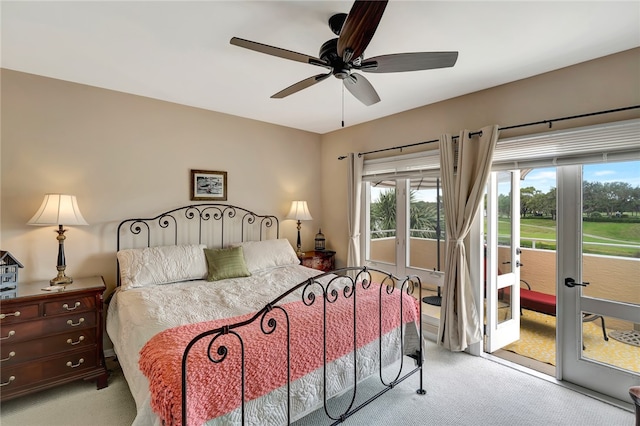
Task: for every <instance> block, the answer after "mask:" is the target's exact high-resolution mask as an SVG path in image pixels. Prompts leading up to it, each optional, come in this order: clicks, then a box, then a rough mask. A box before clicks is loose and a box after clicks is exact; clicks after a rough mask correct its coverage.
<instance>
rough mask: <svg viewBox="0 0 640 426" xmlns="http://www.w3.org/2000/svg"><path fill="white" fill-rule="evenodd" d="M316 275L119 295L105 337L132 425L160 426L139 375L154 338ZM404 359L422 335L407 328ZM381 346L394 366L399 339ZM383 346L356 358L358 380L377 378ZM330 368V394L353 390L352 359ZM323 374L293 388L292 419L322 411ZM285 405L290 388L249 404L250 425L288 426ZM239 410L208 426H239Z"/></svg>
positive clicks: (263, 300)
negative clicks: (125, 388) (123, 383)
mask: <svg viewBox="0 0 640 426" xmlns="http://www.w3.org/2000/svg"><path fill="white" fill-rule="evenodd" d="M319 273H320V272H319V271H316V270H313V269H309V268H306V267H303V266H297V265H296V266H286V267H279V268H274V269H271V270H269V271H267V272H259V273H255V274H253V275H252V276H251V277H248V278H235V279H228V280H223V281H215V282H207V281H190V282H182V283H173V284H165V285H155V286H149V287H143V288H133V289H129V290H127V291H118V292H117V293H116V294H115V296H114V297H113V299H112V301H111V303H110V305H109V308H108V314H107V333H108V334H109V337H110V338H111V340H112V342H113V345H114V350H115V352H116V354H117V356H118V360H119V362H120V364H121V366H122V369H123V372H124V374H125V377H126V378H127V382H128V384H129V388H130V390H131V393H132V394H133V397H134V399H135V401H136V405H137V409H138V414H137V417H136V420H135V421H134V425H158V426H160V420H159V418H158V417H157V416H156V415H155V413H153V412H152V411H151V407H150V404H149V400H150V393H149V390H148V381H147V378H146V377H145V376H144V375H143V374H142V373H141V371H140V370H139V368H138V359H139V352H140V349H142V347H143V346H144V344H145V343H146V342H147V341H148V340H149V339H150V338H151V337H153V336H154V335H155V334H156V333H158V332H160V331H162V330H165V329H167V328H171V327H174V326H178V325H182V324H187V323H195V322H201V321H207V320H212V319H220V318H228V317H235V316H238V315H242V314H247V313H251V312H255V311H257V310H259V309H262V308H263V307H264V306H265V305H266V304H267V303H268V302H269V301H271V300H272V299H273V298H275V297H276V296H278V295H280V294H282V293H283V292H285V291H286V290H287V289H289V288H291V287H293V286H294V285H295V284H297V283H300V282H302V281H304V280H306V279H307V278H309V277H311V276H314V275H317V274H319ZM299 297H300V296H299V295H296V296H293V295H290V296H288V298H287V299H285V302H287V301H293V300H299ZM411 328H412V329H414V328H413V327H411ZM407 333H408V337H409V338H408V339H407V341H406V343H407V344H409V345H411V347H410V348H409V347H406V346H407V345H405V348H406V349H405V353H409V352H414V351H415V349H417V345H418V343H417V342H418V339H411V338H410V337H411V336H414V337H417V333H414V332H410V331H409V328H407ZM383 340H384V342H383V347H390V348H393V349H392V350H390V351H389V353H385V354H384V357H383V358H384V359H386V362H388V363H390V362H392V361H394V360H396V359H397V358H398V357H399V356H400V354H399V349H398V348H399V333H394V332H392V333H389V334H388V335H386V336H384V338H383ZM377 351H378V344H377V342H373V343H370V344H369V345H367V346H365V347H364V348H362V349H361V350H360V351H359V361H358V362H359V363H358V367H359V373H358V376H359V377H360V378H365V377H367V376H368V375H370V374H371V373H373V372H374V371H377V364H378V353H377ZM333 364H334V365H332V366H330V370H329V374H328V377H329V378H330V383H329V384H328V389H329V392H330V393H331V394H338V393H339V392H341V391H344V390H345V388H347V387H348V386H350V385H352V384H353V383H352V374H353V373H352V369H351V368H349V367H350V366H352V356H351V355H347V356H345V357H343V358H340V359H338V360H336V361H335V362H334V363H333ZM322 375H323V374H322V369H320V370H318V371H316V372H314V373H312V374H310V375H308V376H305V377H303V378H302V379H300V380H297V381H296V382H293V383H292V385H291V395H292V407H291V409H292V417H293V418H292V420H295V419H298V418H301V417H303V416H304V415H306V414H308V413H309V412H311V411H313V410H315V409H317V408H319V407H320V406H322V402H323V394H322V392H323V384H322ZM285 398H286V387H283V388H280V389H278V390H276V391H274V392H272V393H270V394H268V395H265V396H264V397H261V398H259V399H257V400H254V401H250V402H249V403H247V404H246V410H247V412H246V413H245V415H246V421H247V423H248V424H256V425H258V424H260V425H264V424H269V425H279V424H286V421H287V417H286V412H285V411H284V409H283V408H284V406H283V404H282V403H281V401H283V400H284V399H285ZM239 423H240V412H239V410H236V411H234V412H232V413H230V414H228V415H226V416H224V417H222V418H219V419H215V420H212V421H210V422H209V423H208V424H239Z"/></svg>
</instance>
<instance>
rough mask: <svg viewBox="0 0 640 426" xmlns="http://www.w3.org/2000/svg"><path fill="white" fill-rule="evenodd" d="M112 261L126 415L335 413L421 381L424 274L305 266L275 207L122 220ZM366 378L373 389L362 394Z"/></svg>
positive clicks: (186, 419) (252, 419)
mask: <svg viewBox="0 0 640 426" xmlns="http://www.w3.org/2000/svg"><path fill="white" fill-rule="evenodd" d="M117 262H118V271H117V288H116V291H115V292H114V294H113V296H112V297H111V298H110V300H109V306H108V314H107V333H108V335H109V337H110V339H111V340H112V342H113V346H114V351H115V353H116V356H117V358H118V361H119V363H120V365H121V366H122V370H123V373H124V375H125V378H126V380H127V383H128V385H129V388H130V390H131V393H132V395H133V397H134V399H135V402H136V406H137V417H136V419H135V421H134V425H173V424H176V425H179V424H185V425H187V424H188V425H192V424H193V425H199V424H212V425H219V424H251V425H253V424H256V425H257V424H260V425H265V424H269V425H280V424H290V423H292V422H294V421H296V420H298V419H301V418H302V417H304V416H305V415H307V414H309V413H310V412H312V411H315V410H317V409H319V408H322V407H324V410H325V413H326V415H327V421H328V423H332V422H333V424H337V423H340V422H342V421H344V420H345V419H346V418H347V417H349V416H350V415H351V414H353V413H355V412H356V411H358V410H359V409H360V408H362V407H363V406H365V405H367V404H369V403H371V402H373V401H374V400H375V399H376V398H377V397H378V396H380V395H382V394H383V393H384V392H386V391H388V390H390V389H392V388H393V387H394V386H395V385H396V384H397V383H399V382H401V381H403V380H405V379H406V378H408V377H409V376H411V375H413V374H416V373H417V374H419V377H420V379H419V380H420V386H419V389H418V390H417V392H418V393H419V394H424V393H425V391H424V390H423V387H422V374H421V371H422V365H423V349H422V338H421V336H422V326H421V321H420V320H419V319H420V318H421V317H422V313H421V306H420V303H418V302H417V300H421V298H422V294H421V285H420V281H419V279H418V278H417V277H406V278H404V279H399V278H397V277H394V276H393V275H391V274H388V273H386V272H384V271H381V270H378V269H371V268H342V269H337V270H334V271H331V272H327V273H322V272H321V271H318V270H315V269H310V268H307V267H304V266H301V265H300V261H299V259H298V257H297V256H296V254H295V252H294V250H293V248H292V246H291V244H290V243H289V242H288V240H286V239H281V238H279V221H278V219H277V217H276V216H274V215H259V214H256V213H253V212H251V211H249V210H246V209H244V208H241V207H236V206H232V205H228V204H219V203H206V204H194V205H189V206H184V207H180V208H177V209H173V210H171V211H167V212H163V213H161V214H159V215H157V216H155V217H152V218H133V219H126V220H123V221H122V222H121V223H120V225H119V226H118V235H117ZM413 293H415V297H414V296H412V295H411V294H413ZM390 365H392V366H393V367H389V366H390ZM390 369H391V371H390ZM372 376H373V377H376V376H377V377H378V379H379V381H380V388H381V391H380V392H379V393H378V394H376V395H375V396H374V397H371V398H369V399H367V400H365V401H361V400H360V399H359V398H357V396H358V392H357V391H358V383H360V382H361V381H362V380H365V379H367V378H369V377H372ZM343 394H346V395H351V396H350V398H347V400H348V401H350V403H348V404H347V405H346V406H332V405H331V401H332V398H333V397H335V396H338V395H343Z"/></svg>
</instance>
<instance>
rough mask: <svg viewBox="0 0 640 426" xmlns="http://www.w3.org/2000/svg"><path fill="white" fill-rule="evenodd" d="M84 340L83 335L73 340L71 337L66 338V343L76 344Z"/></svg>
mask: <svg viewBox="0 0 640 426" xmlns="http://www.w3.org/2000/svg"><path fill="white" fill-rule="evenodd" d="M83 340H84V336H80V337H78V340H76V341H75V342H74V341H73V340H71V339H67V343H68V344H70V345H72V346H73V345H77V344H78V343H80V342H82V341H83Z"/></svg>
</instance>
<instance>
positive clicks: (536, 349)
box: [503, 309, 640, 373]
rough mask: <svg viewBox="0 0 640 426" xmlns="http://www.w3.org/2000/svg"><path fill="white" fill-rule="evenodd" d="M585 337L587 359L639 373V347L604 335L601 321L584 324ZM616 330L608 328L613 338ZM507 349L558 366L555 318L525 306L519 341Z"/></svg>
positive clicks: (608, 332) (584, 353) (521, 318)
mask: <svg viewBox="0 0 640 426" xmlns="http://www.w3.org/2000/svg"><path fill="white" fill-rule="evenodd" d="M582 330H583V331H582V333H583V339H584V345H585V349H584V351H583V356H585V357H586V358H589V359H592V360H595V361H600V362H604V363H607V364H611V365H614V366H616V367H619V368H623V369H625V370H630V371H634V372H637V373H640V346H631V345H629V344H625V343H622V342H620V341H617V340H614V339H611V338H610V339H609V340H608V341H605V340H604V339H603V338H602V328H601V327H600V321H593V322H586V323H583V329H582ZM613 334H615V330H609V329H607V335H608V336H609V337H613ZM503 349H504V350H507V351H510V352H514V353H516V354H518V355H522V356H525V357H527V358H532V359H535V360H538V361H541V362H544V363H546V364H550V365H556V317H554V316H551V315H545V314H541V313H538V312H533V311H529V310H526V309H524V310H523V311H522V316H521V317H520V340H518V341H516V342H514V343H512V344H510V345H507V346H505V347H504V348H503Z"/></svg>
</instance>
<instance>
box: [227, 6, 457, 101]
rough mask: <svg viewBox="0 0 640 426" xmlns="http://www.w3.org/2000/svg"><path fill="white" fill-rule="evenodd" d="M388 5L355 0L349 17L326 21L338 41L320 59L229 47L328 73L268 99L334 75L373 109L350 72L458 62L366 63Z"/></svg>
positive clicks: (370, 96)
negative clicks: (366, 55)
mask: <svg viewBox="0 0 640 426" xmlns="http://www.w3.org/2000/svg"><path fill="white" fill-rule="evenodd" d="M387 3H388V0H376V1H371V0H355V2H354V3H353V6H352V7H351V10H350V11H349V13H348V14H346V13H337V14H334V15H332V16H331V17H330V18H329V28H330V29H331V31H332V32H333V33H334V34H336V35H337V36H338V38H333V39H331V40H329V41H326V42H325V43H323V44H322V46H321V47H320V54H319V58H314V57H313V56H309V55H305V54H302V53H298V52H293V51H291V50H286V49H282V48H279V47H274V46H269V45H266V44H262V43H258V42H255V41H250V40H244V39H241V38H238V37H233V38H232V39H231V44H233V45H236V46H239V47H243V48H245V49H251V50H254V51H256V52H260V53H265V54H268V55H272V56H277V57H280V58H283V59H288V60H292V61H297V62H304V63H307V64H310V65H315V66H319V67H323V68H326V69H328V70H330V71H329V72H328V73H327V74H318V75H316V76H313V77H308V78H306V79H304V80H301V81H299V82H297V83H295V84H293V85H291V86H289V87H287V88H286V89H284V90H281V91H280V92H278V93H276V94H275V95H273V96H271V97H272V98H276V99H281V98H284V97H287V96H289V95H292V94H294V93H297V92H299V91H300V90H303V89H306V88H308V87H311V86H313V85H314V84H316V83H319V82H320V81H322V80H324V79H326V78H327V77H328V76H330V75H333V76H334V77H336V78H337V79H339V80H342V81H343V86H344V87H346V88H347V90H349V92H351V94H352V95H353V96H354V97H355V98H356V99H358V100H359V101H360V102H362V103H363V104H364V105H367V106H369V105H373V104H375V103H377V102H380V97H379V96H378V94H377V93H376V91H375V89H374V88H373V86H372V85H371V83H370V82H369V81H368V80H367V79H366V78H365V77H364V76H363V75H361V74H356V73H352V71H364V72H371V73H391V72H405V71H422V70H429V69H436V68H447V67H452V66H453V65H454V64H455V62H456V60H457V58H458V52H415V53H396V54H389V55H381V56H376V57H373V58H368V59H366V60H365V59H364V51H365V49H366V48H367V46H368V45H369V42H370V41H371V39H372V38H373V36H374V33H375V31H376V29H377V27H378V24H379V23H380V20H381V19H382V14H383V13H384V10H385V8H386V6H387Z"/></svg>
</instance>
